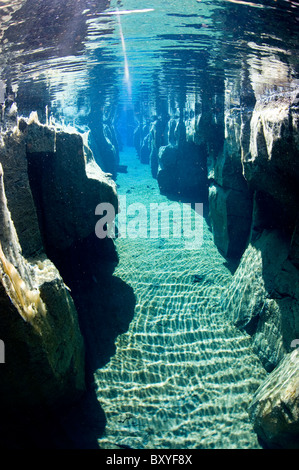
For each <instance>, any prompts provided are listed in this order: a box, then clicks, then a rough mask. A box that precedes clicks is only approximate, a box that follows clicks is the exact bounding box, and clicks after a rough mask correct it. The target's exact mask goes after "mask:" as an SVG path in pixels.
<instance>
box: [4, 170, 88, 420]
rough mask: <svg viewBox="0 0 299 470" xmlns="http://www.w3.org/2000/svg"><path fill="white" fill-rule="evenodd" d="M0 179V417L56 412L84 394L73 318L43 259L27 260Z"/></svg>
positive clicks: (59, 285)
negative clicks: (0, 346) (1, 360)
mask: <svg viewBox="0 0 299 470" xmlns="http://www.w3.org/2000/svg"><path fill="white" fill-rule="evenodd" d="M0 168H1V173H0V219H1V225H0V240H1V246H0V248H1V249H0V334H1V339H2V341H3V342H4V344H5V364H3V365H2V367H1V389H0V408H1V410H2V415H3V413H4V412H5V413H8V414H13V413H20V412H23V413H26V412H28V411H29V410H35V411H36V410H42V409H45V408H47V409H51V408H53V407H54V408H55V407H56V406H57V405H58V404H61V403H63V402H64V401H65V400H66V399H67V398H66V397H68V399H70V400H73V399H75V398H78V397H79V396H80V394H81V393H82V392H83V391H84V389H85V382H84V346H83V339H82V336H81V333H80V330H79V327H78V321H77V312H76V309H75V307H74V304H73V301H72V299H71V297H70V295H69V293H68V291H67V290H66V288H65V286H64V283H63V280H62V278H61V277H60V275H59V272H58V270H57V269H56V268H55V266H54V265H53V263H51V262H50V261H49V260H48V259H47V258H46V256H45V255H42V256H40V257H39V259H36V260H31V261H30V262H29V261H28V260H26V259H25V258H24V257H23V255H22V250H21V246H20V244H19V240H18V237H17V233H16V230H15V227H14V224H13V221H12V219H11V215H10V212H9V210H8V207H7V199H6V197H5V191H4V185H3V172H2V167H1V166H0Z"/></svg>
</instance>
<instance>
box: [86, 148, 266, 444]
mask: <svg viewBox="0 0 299 470" xmlns="http://www.w3.org/2000/svg"><path fill="white" fill-rule="evenodd" d="M121 163H122V164H127V165H128V173H127V174H120V175H119V176H118V178H117V183H118V185H119V188H118V192H119V194H120V195H126V197H127V204H132V203H136V202H142V203H143V204H145V205H147V206H149V204H150V203H161V202H166V203H167V204H170V203H171V201H169V200H168V199H167V198H166V197H165V196H162V195H161V194H160V192H159V189H158V186H157V183H156V181H155V180H153V179H152V177H151V175H150V169H149V167H148V166H147V165H141V164H140V163H139V161H138V159H137V157H136V155H135V154H134V152H133V150H131V151H130V152H126V153H125V154H122V160H121ZM198 217H200V216H198ZM202 223H203V243H202V245H201V247H200V248H198V249H193V250H190V249H187V248H186V244H185V242H186V240H184V238H177V239H175V238H169V239H167V238H152V239H150V238H144V239H140V238H136V239H132V238H129V237H127V238H119V239H117V240H116V245H117V251H118V253H119V258H120V262H119V264H118V266H117V268H116V270H115V273H114V275H115V276H118V277H120V278H121V279H122V280H123V281H125V282H126V283H127V284H129V285H130V286H131V287H132V288H133V289H134V293H135V296H136V307H135V313H134V317H133V319H132V321H131V323H130V325H129V328H128V331H127V332H126V333H124V334H122V335H120V336H119V337H118V338H117V340H116V354H115V355H114V356H113V357H112V358H111V360H110V362H109V363H108V364H106V365H105V367H103V368H101V369H98V370H97V371H96V373H95V379H96V384H97V396H98V400H99V402H100V403H101V406H102V407H103V410H104V412H105V415H106V419H107V424H106V428H105V434H104V436H103V437H102V438H101V439H99V445H100V447H104V448H115V447H117V446H129V447H131V448H134V449H146V448H150V449H196V448H205V449H212V448H216V449H221V448H239V449H245V448H252V449H253V448H259V444H258V441H257V438H256V434H255V433H254V431H253V429H252V426H251V423H250V421H249V418H248V414H247V407H248V404H249V403H250V401H251V397H252V394H253V393H254V391H255V390H256V389H257V387H258V386H259V385H260V383H261V382H262V380H263V379H264V377H265V371H264V369H263V368H262V366H261V364H260V362H259V361H258V359H257V358H256V356H255V355H254V354H253V353H252V350H251V347H250V337H249V336H247V335H246V334H244V333H243V332H240V331H239V330H238V329H236V328H235V327H234V326H232V325H230V324H229V323H228V322H227V320H226V318H225V315H224V313H223V312H222V311H221V308H220V298H221V296H222V295H224V294H225V290H226V288H227V286H228V285H229V283H230V281H231V277H232V274H231V272H230V271H229V270H228V268H227V267H226V266H225V260H224V259H223V258H222V257H221V255H220V254H219V252H218V251H217V249H216V247H215V245H214V243H213V240H212V235H211V233H210V231H209V229H208V226H207V224H206V222H205V220H204V219H202Z"/></svg>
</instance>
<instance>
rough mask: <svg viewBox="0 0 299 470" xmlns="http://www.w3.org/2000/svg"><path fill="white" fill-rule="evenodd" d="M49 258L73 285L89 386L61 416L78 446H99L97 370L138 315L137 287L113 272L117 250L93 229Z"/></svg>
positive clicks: (101, 418) (100, 422) (101, 420)
mask: <svg viewBox="0 0 299 470" xmlns="http://www.w3.org/2000/svg"><path fill="white" fill-rule="evenodd" d="M49 257H50V259H51V260H52V261H53V262H54V264H55V265H56V267H57V268H58V269H59V272H60V274H61V275H62V278H63V280H64V282H65V284H66V285H67V286H68V288H69V289H70V290H71V296H72V298H73V300H74V303H75V306H76V309H77V312H78V320H79V325H80V329H81V332H82V335H83V338H84V343H85V362H86V385H87V392H86V393H85V395H84V396H83V398H82V399H81V401H80V402H79V403H76V404H75V405H74V406H73V407H72V408H71V409H70V410H69V411H68V412H67V413H65V414H64V416H63V417H60V418H59V422H60V426H61V428H62V429H63V432H64V433H65V434H66V435H67V436H68V439H69V442H70V443H71V444H72V445H73V446H74V448H98V442H97V439H99V438H100V437H101V436H102V434H103V432H104V429H105V425H106V419H105V414H104V411H103V409H102V408H101V406H100V403H99V401H98V399H97V395H96V385H95V382H94V372H95V371H96V370H97V369H99V368H101V367H103V366H105V364H107V363H108V362H109V360H110V358H111V357H112V356H113V355H114V354H115V352H116V347H115V340H116V338H117V337H118V336H119V335H120V334H122V333H125V332H126V331H127V329H128V327H129V324H130V322H131V320H132V318H133V316H134V310H135V304H136V298H135V295H134V291H133V289H132V288H131V287H130V286H129V285H127V284H126V283H125V282H124V281H123V280H122V279H120V278H118V277H117V276H114V275H113V272H114V269H115V267H116V265H117V264H118V256H117V253H116V249H115V246H114V243H113V240H111V239H108V238H106V239H104V240H99V239H98V238H97V237H96V236H95V235H94V234H92V235H91V236H89V237H88V238H86V239H84V240H81V241H79V242H76V243H75V244H74V245H72V246H71V247H70V248H69V249H67V250H65V251H63V252H60V253H58V252H56V253H49Z"/></svg>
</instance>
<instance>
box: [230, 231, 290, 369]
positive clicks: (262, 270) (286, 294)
mask: <svg viewBox="0 0 299 470" xmlns="http://www.w3.org/2000/svg"><path fill="white" fill-rule="evenodd" d="M289 247H290V240H289V239H288V238H286V237H285V235H283V234H282V233H281V232H279V231H264V232H263V234H262V235H261V236H260V237H259V238H258V239H257V240H256V241H255V242H254V243H250V244H249V246H248V248H247V249H246V251H245V253H244V255H243V257H242V259H241V262H240V265H239V267H238V268H237V270H236V272H235V274H234V276H233V280H232V282H231V285H230V286H229V288H228V290H227V292H226V293H225V295H224V297H223V299H222V306H223V310H224V311H225V312H226V314H227V315H228V318H229V319H230V321H231V322H232V323H234V324H235V325H236V326H237V327H239V328H242V329H245V330H246V331H247V332H248V333H249V334H250V335H251V336H252V341H253V349H254V351H255V352H256V354H257V355H258V356H259V357H260V359H261V361H262V363H263V365H264V367H265V368H266V369H267V370H268V371H271V370H273V368H274V367H275V366H277V364H278V363H279V362H280V361H281V359H282V358H283V357H284V356H285V355H286V354H287V353H289V352H290V351H291V350H292V349H291V344H292V341H293V340H294V339H295V338H299V272H298V270H297V269H296V268H295V266H294V265H293V264H292V263H291V262H290V260H289V259H288V253H289Z"/></svg>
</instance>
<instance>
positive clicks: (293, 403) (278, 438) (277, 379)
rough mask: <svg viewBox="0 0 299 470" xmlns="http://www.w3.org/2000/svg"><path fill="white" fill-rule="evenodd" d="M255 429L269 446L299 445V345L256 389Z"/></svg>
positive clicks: (295, 446)
mask: <svg viewBox="0 0 299 470" xmlns="http://www.w3.org/2000/svg"><path fill="white" fill-rule="evenodd" d="M249 413H250V416H251V419H252V421H253V424H254V429H255V431H256V432H257V434H258V435H259V437H260V438H261V439H262V440H263V441H264V442H265V443H266V444H267V445H268V446H269V447H280V448H289V449H291V448H293V449H299V349H298V348H297V349H295V350H294V351H293V352H292V353H289V354H288V355H287V356H285V358H284V359H283V360H282V361H281V363H280V364H279V366H278V367H277V368H276V369H275V370H274V371H273V372H272V373H271V374H270V375H269V376H268V378H267V379H266V381H265V382H264V383H263V384H262V385H261V387H260V388H259V389H258V390H257V392H256V393H255V396H254V398H253V401H252V403H251V405H250V408H249Z"/></svg>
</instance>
